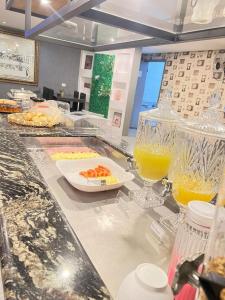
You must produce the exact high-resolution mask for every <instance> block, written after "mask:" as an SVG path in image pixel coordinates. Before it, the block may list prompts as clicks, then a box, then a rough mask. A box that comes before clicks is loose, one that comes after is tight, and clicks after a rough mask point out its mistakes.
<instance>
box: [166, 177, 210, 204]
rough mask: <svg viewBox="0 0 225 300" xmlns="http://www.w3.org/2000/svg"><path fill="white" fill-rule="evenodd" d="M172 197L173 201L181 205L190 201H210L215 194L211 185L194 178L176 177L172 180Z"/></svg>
mask: <svg viewBox="0 0 225 300" xmlns="http://www.w3.org/2000/svg"><path fill="white" fill-rule="evenodd" d="M172 193H173V196H174V198H175V200H176V201H177V202H179V203H181V204H183V205H187V204H188V203H189V202H190V201H193V200H200V201H206V202H209V201H211V200H212V199H213V198H214V197H215V195H216V193H215V192H214V191H213V184H212V183H209V182H206V181H204V180H203V179H201V178H195V177H194V176H192V177H191V176H188V177H187V176H185V175H183V176H182V175H181V176H179V177H178V176H177V178H176V179H175V180H173V191H172Z"/></svg>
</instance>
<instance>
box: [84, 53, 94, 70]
mask: <svg viewBox="0 0 225 300" xmlns="http://www.w3.org/2000/svg"><path fill="white" fill-rule="evenodd" d="M92 62H93V55H86V57H85V62H84V69H86V70H91V69H92Z"/></svg>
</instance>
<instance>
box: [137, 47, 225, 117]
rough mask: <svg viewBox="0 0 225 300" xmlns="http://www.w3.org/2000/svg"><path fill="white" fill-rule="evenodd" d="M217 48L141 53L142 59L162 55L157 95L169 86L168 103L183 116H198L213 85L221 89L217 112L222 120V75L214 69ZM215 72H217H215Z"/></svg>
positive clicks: (224, 104)
mask: <svg viewBox="0 0 225 300" xmlns="http://www.w3.org/2000/svg"><path fill="white" fill-rule="evenodd" d="M224 51H225V50H220V51H212V50H209V51H196V52H195V51H191V52H176V53H166V54H165V53H163V54H159V53H157V54H143V56H142V59H143V60H144V61H151V60H157V59H165V60H166V65H165V72H164V77H163V81H162V86H161V92H160V99H162V98H163V97H164V96H165V92H166V90H167V89H168V88H169V89H172V90H173V101H172V106H173V109H175V110H176V111H177V112H178V113H180V114H181V115H182V116H183V117H185V118H191V117H198V116H199V114H200V113H201V111H202V110H204V109H206V108H207V107H208V106H209V101H208V99H209V97H210V95H211V94H212V92H213V91H214V90H216V89H219V90H221V91H222V99H221V104H220V110H221V112H220V116H221V118H223V120H224V122H225V113H224V107H225V78H224V79H223V81H222V78H221V76H222V77H223V74H222V75H221V72H215V70H214V61H215V57H216V56H217V55H218V53H224ZM217 73H218V74H217Z"/></svg>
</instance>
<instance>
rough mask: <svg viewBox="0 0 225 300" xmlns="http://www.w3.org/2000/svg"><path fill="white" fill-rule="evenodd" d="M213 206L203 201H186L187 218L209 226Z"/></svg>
mask: <svg viewBox="0 0 225 300" xmlns="http://www.w3.org/2000/svg"><path fill="white" fill-rule="evenodd" d="M214 213H215V206H214V205H212V204H210V203H208V202H204V201H191V202H189V203H188V214H187V216H188V218H190V219H191V220H192V221H193V222H194V223H196V224H198V225H201V226H204V227H211V225H212V221H213V218H214Z"/></svg>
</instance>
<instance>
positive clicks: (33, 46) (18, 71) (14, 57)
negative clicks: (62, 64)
mask: <svg viewBox="0 0 225 300" xmlns="http://www.w3.org/2000/svg"><path fill="white" fill-rule="evenodd" d="M38 66H39V51H38V43H37V42H36V41H33V40H28V39H25V38H23V37H22V36H18V35H14V34H9V33H5V32H0V81H4V82H14V83H23V84H32V85H36V84H37V83H38Z"/></svg>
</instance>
